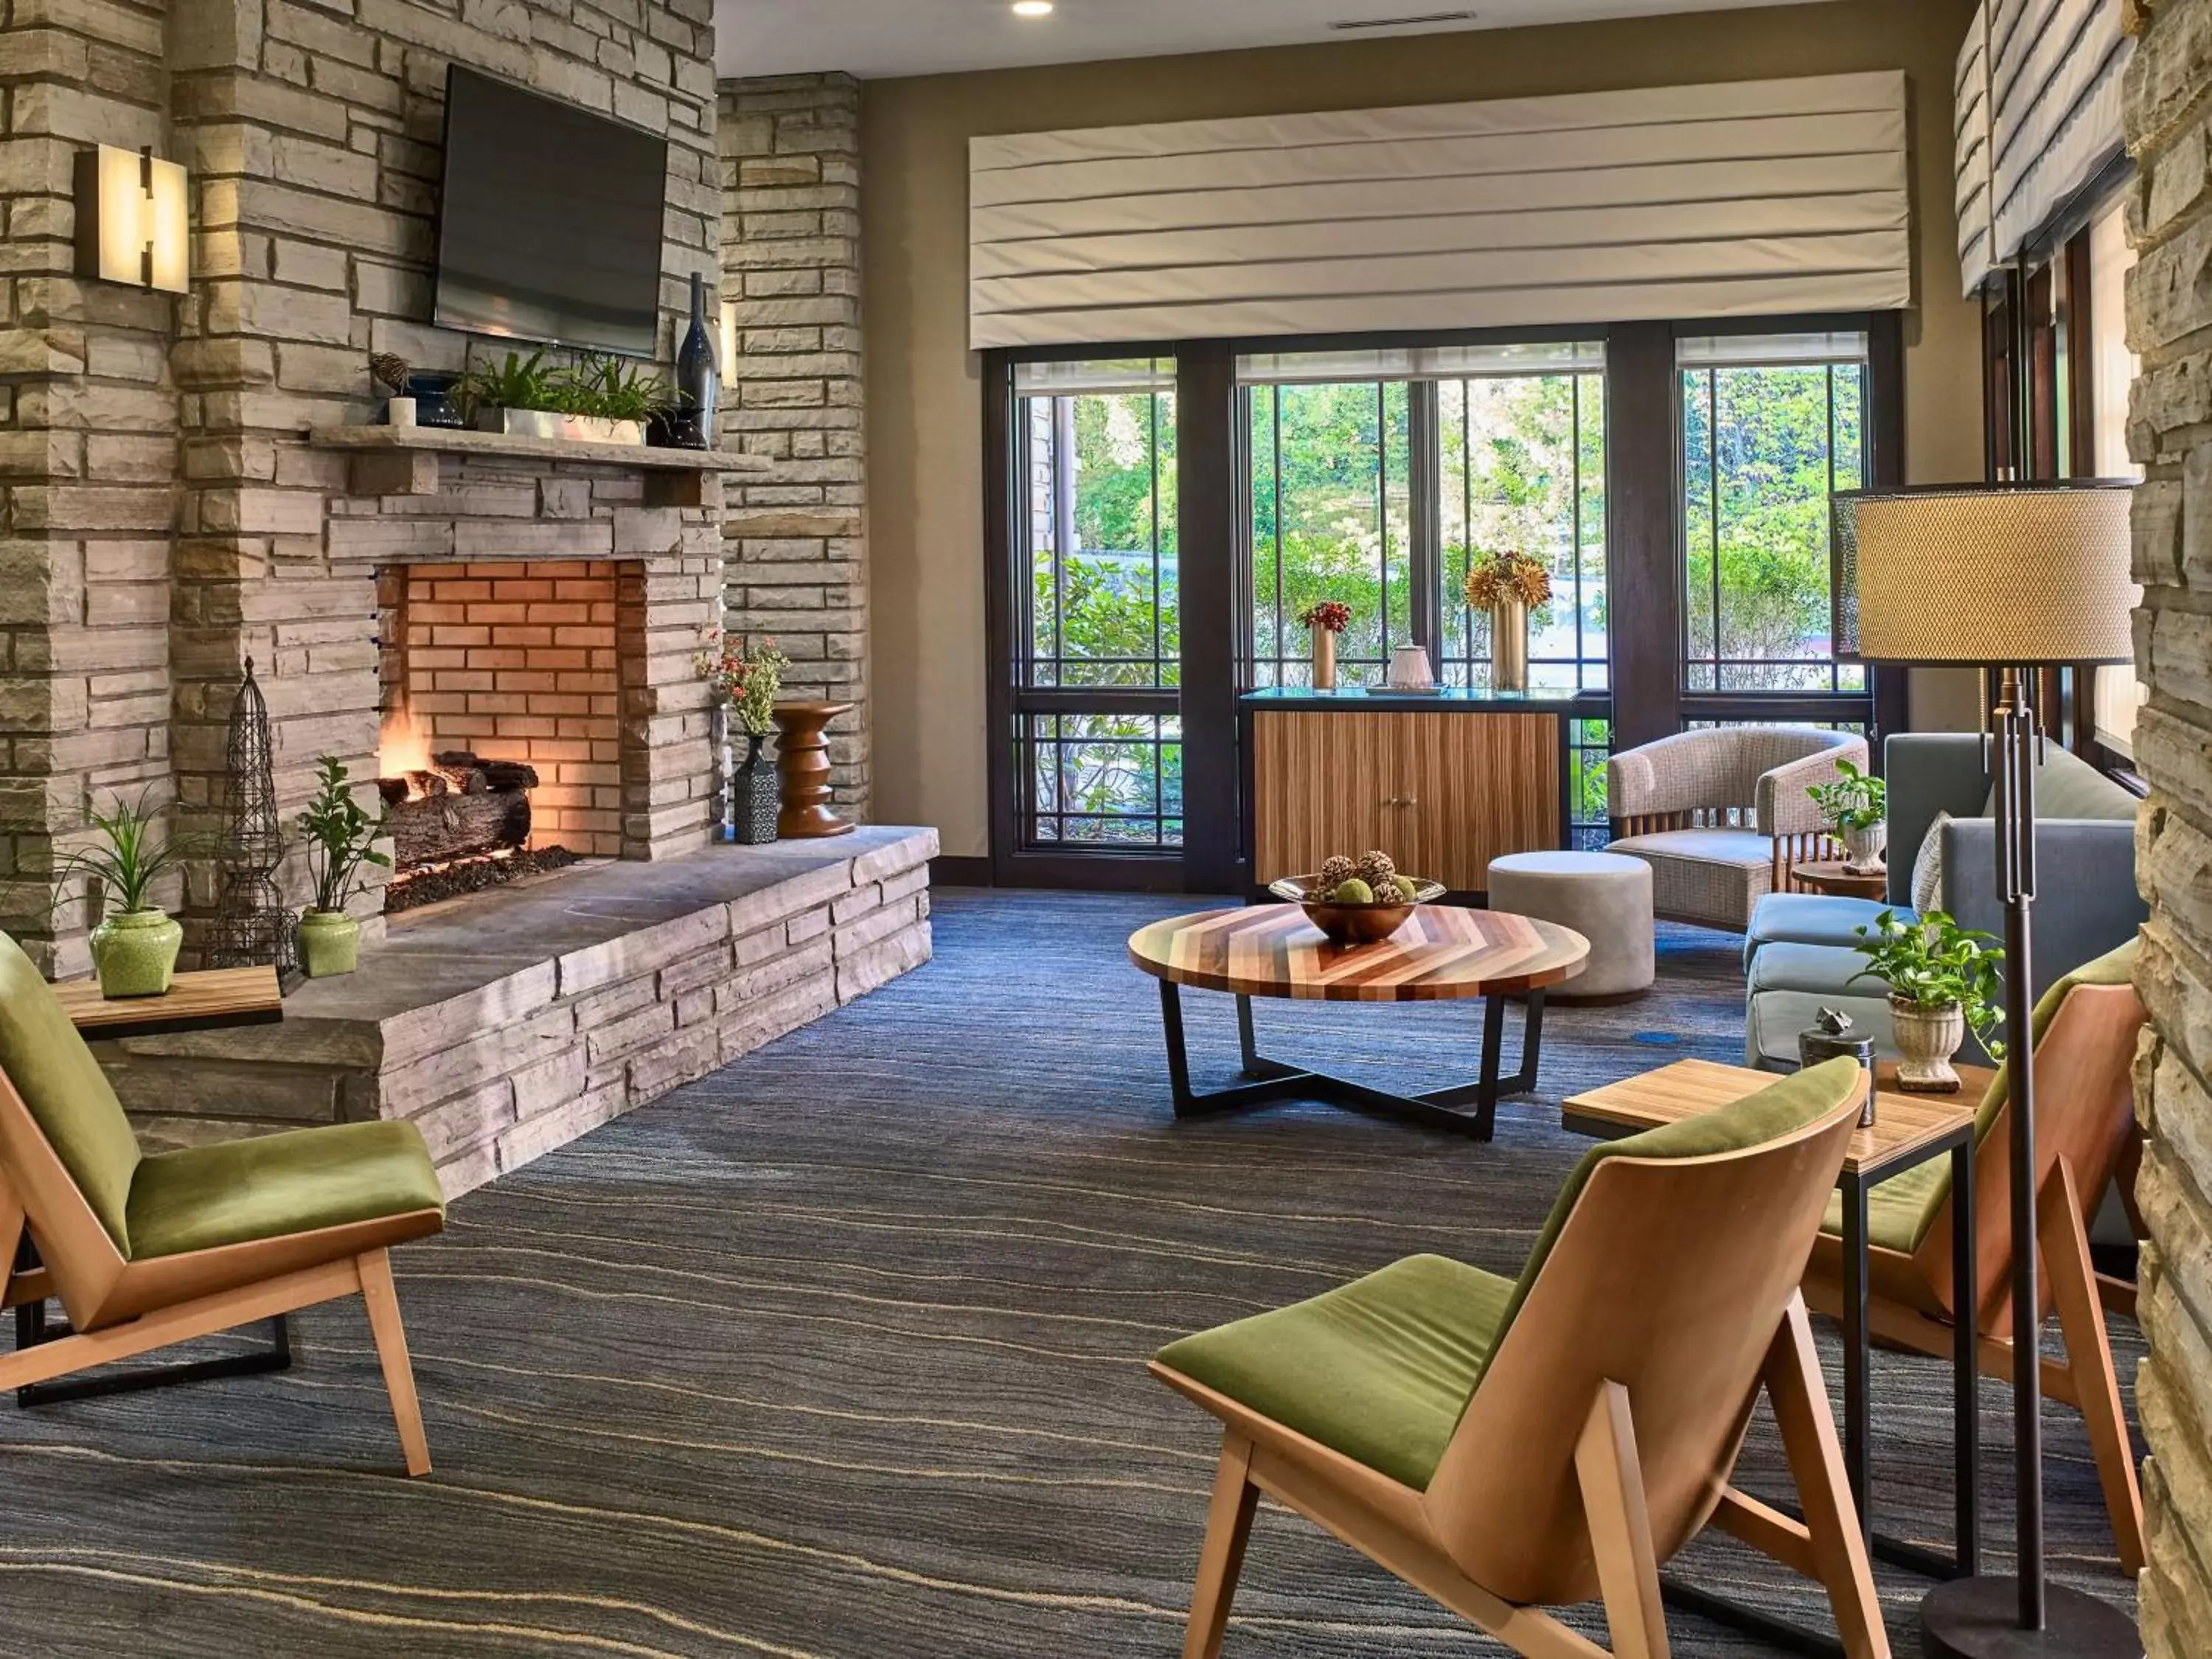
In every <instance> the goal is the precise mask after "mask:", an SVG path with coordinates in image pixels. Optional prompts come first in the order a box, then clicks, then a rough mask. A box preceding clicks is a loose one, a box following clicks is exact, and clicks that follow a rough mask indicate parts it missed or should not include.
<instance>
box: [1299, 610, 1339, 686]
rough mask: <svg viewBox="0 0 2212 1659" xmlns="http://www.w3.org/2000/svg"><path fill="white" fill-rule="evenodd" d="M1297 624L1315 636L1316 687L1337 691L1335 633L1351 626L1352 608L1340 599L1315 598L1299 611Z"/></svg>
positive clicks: (1314, 684)
mask: <svg viewBox="0 0 2212 1659" xmlns="http://www.w3.org/2000/svg"><path fill="white" fill-rule="evenodd" d="M1298 626H1299V627H1301V628H1303V629H1305V630H1306V631H1307V632H1308V633H1310V634H1311V635H1313V689H1314V690H1316V691H1334V690H1336V636H1337V635H1339V634H1341V633H1342V632H1344V630H1345V629H1347V628H1349V627H1351V626H1352V607H1351V606H1350V605H1346V604H1345V603H1343V602H1342V601H1341V600H1340V599H1316V600H1315V601H1314V602H1313V603H1312V604H1311V605H1308V606H1307V607H1306V608H1305V609H1304V610H1303V611H1299V612H1298Z"/></svg>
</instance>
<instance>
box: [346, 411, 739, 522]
mask: <svg viewBox="0 0 2212 1659" xmlns="http://www.w3.org/2000/svg"><path fill="white" fill-rule="evenodd" d="M307 441H308V442H309V443H310V444H312V445H313V446H314V447H316V448H318V449H338V450H343V451H345V452H347V453H349V454H350V455H351V456H352V458H353V465H352V479H351V484H350V488H351V490H352V493H353V494H355V495H436V494H437V493H438V491H439V489H441V487H442V482H443V480H442V473H443V467H442V465H441V461H442V459H443V458H444V457H446V456H448V455H451V456H455V457H458V458H459V459H464V460H466V459H483V460H520V461H567V462H570V463H572V464H574V463H584V464H587V465H592V466H621V467H629V468H632V469H634V470H635V471H639V472H642V473H643V474H645V477H646V485H647V503H648V504H649V505H652V506H656V507H703V506H706V505H708V496H707V491H706V488H705V486H706V481H707V480H708V478H710V477H720V475H723V474H726V473H744V474H750V475H752V476H756V477H757V476H759V475H762V474H764V473H767V472H769V471H772V470H773V469H774V465H775V464H774V463H773V462H772V461H770V460H769V459H767V458H766V457H765V456H760V455H741V454H738V453H737V452H735V451H733V450H727V449H655V448H652V447H647V446H645V445H641V444H599V443H588V442H585V441H580V440H576V439H569V438H525V437H516V436H513V435H509V434H507V433H504V432H474V431H469V430H466V429H464V428H455V427H435V426H317V427H310V428H307Z"/></svg>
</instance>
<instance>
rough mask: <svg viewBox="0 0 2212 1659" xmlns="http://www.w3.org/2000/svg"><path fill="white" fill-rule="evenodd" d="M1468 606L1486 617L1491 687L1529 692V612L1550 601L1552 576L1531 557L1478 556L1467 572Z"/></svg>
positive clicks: (1510, 553) (1517, 554)
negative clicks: (1487, 620)
mask: <svg viewBox="0 0 2212 1659" xmlns="http://www.w3.org/2000/svg"><path fill="white" fill-rule="evenodd" d="M1465 592H1466V594H1467V602H1468V605H1469V606H1470V607H1471V608H1473V609H1474V610H1477V611H1488V612H1489V613H1490V687H1491V690H1493V691H1526V690H1528V612H1529V611H1531V610H1532V609H1534V607H1535V606H1537V605H1547V604H1549V603H1550V602H1551V598H1552V573H1551V572H1550V571H1549V570H1548V569H1547V568H1545V565H1544V562H1543V561H1542V560H1541V559H1540V558H1538V557H1537V556H1535V555H1534V554H1533V553H1522V552H1518V551H1515V550H1505V551H1503V552H1496V553H1478V554H1476V555H1475V556H1474V560H1473V562H1470V563H1469V565H1468V571H1467V582H1466V586H1465Z"/></svg>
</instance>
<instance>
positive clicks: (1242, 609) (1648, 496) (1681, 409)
mask: <svg viewBox="0 0 2212 1659" xmlns="http://www.w3.org/2000/svg"><path fill="white" fill-rule="evenodd" d="M1738 327H1739V325H1736V324H1735V323H1729V322H1718V321H1715V322H1708V323H1703V324H1699V325H1674V324H1669V323H1666V322H1644V323H1635V324H1619V325H1611V326H1609V327H1598V326H1595V325H1594V326H1593V327H1591V328H1590V329H1589V330H1588V331H1585V332H1586V333H1587V336H1588V337H1585V338H1568V339H1560V338H1556V337H1554V338H1548V339H1547V338H1541V337H1533V331H1532V333H1531V334H1529V335H1522V334H1521V333H1520V332H1519V331H1514V332H1512V333H1507V332H1505V331H1499V332H1498V333H1495V334H1491V335H1465V336H1459V337H1444V338H1441V339H1433V340H1426V341H1408V340H1407V338H1406V337H1385V336H1374V337H1369V338H1368V339H1367V340H1365V341H1361V340H1359V339H1357V338H1354V337H1347V338H1346V339H1343V340H1338V341H1330V340H1315V341H1311V342H1287V341H1286V342H1283V343H1279V344H1273V345H1267V346H1264V347H1261V348H1258V349H1252V350H1247V351H1243V352H1240V351H1239V350H1238V349H1237V345H1236V343H1232V342H1227V341H1220V340H1198V341H1191V342H1188V343H1182V344H1179V345H1178V344H1170V345H1161V346H1152V345H1141V346H1139V345H1132V346H1121V347H1111V346H1109V347H1094V348H1091V349H1090V351H1089V354H1088V355H1087V356H1086V355H1085V353H1084V352H1082V351H1081V350H1079V349H1078V350H1070V351H1067V352H1065V353H1049V354H1044V355H1042V356H1039V357H1036V358H1029V357H1024V356H1023V355H1021V354H1019V353H1016V352H1012V351H994V352H988V353H986V354H985V356H984V358H983V379H984V385H985V386H986V388H987V397H986V398H985V404H984V407H985V411H986V413H985V418H986V439H987V446H986V468H987V471H986V478H987V495H986V501H985V527H986V533H987V555H988V562H987V576H986V585H985V594H986V603H987V609H988V631H989V638H990V647H991V655H990V662H989V665H988V673H989V695H990V698H991V717H992V720H993V733H992V742H991V745H990V751H989V752H990V800H991V825H992V829H991V857H992V866H993V873H994V878H995V879H997V880H999V881H1001V882H1005V883H1008V884H1023V883H1026V882H1042V883H1047V884H1067V885H1075V886H1095V887H1102V888H1119V889H1124V890H1130V889H1135V890H1170V889H1180V890H1185V891H1190V892H1198V893H1218V892H1224V891H1231V890H1237V884H1239V883H1240V882H1241V881H1243V880H1244V879H1246V878H1249V875H1250V869H1249V852H1250V848H1249V841H1250V830H1251V828H1252V825H1251V823H1250V818H1249V810H1250V802H1249V799H1247V798H1246V795H1245V789H1246V783H1245V776H1244V775H1245V770H1246V764H1247V760H1248V757H1246V756H1245V755H1244V754H1243V753H1242V752H1241V751H1240V749H1239V744H1238V732H1239V731H1240V728H1241V726H1242V711H1241V710H1240V708H1239V706H1238V698H1239V696H1240V695H1241V694H1242V693H1243V692H1244V691H1246V690H1251V689H1254V688H1275V687H1285V688H1291V689H1297V688H1301V687H1304V686H1305V685H1307V684H1310V679H1311V662H1312V656H1311V646H1310V639H1309V637H1308V635H1307V632H1306V630H1305V629H1304V628H1303V627H1301V626H1300V625H1299V623H1298V621H1297V617H1298V613H1299V612H1300V611H1303V610H1304V609H1305V608H1307V607H1308V606H1309V605H1312V604H1314V603H1315V602H1316V601H1319V600H1323V599H1328V600H1335V601H1339V602H1341V603H1343V604H1345V605H1347V606H1348V607H1349V608H1350V610H1351V611H1352V627H1351V629H1350V631H1349V633H1348V634H1347V635H1346V637H1345V638H1344V639H1342V640H1341V641H1339V650H1338V653H1337V655H1338V669H1339V678H1340V685H1341V686H1342V687H1343V688H1344V689H1346V690H1355V689H1356V688H1358V687H1361V686H1364V685H1371V684H1376V683H1377V682H1379V681H1381V680H1382V679H1383V678H1384V676H1385V672H1386V668H1387V665H1388V664H1389V660H1390V658H1391V656H1392V654H1393V653H1394V652H1395V650H1397V649H1398V648H1401V647H1405V646H1407V645H1409V644H1418V645H1419V646H1420V647H1423V648H1424V649H1425V650H1426V651H1427V652H1428V653H1429V654H1430V656H1431V661H1432V662H1433V664H1434V666H1435V670H1436V673H1437V678H1438V679H1439V680H1440V681H1441V682H1442V684H1444V685H1445V686H1447V687H1450V688H1455V689H1463V690H1467V691H1469V692H1472V693H1474V695H1476V696H1481V695H1484V694H1486V693H1488V692H1490V691H1491V690H1492V689H1493V684H1494V681H1493V672H1492V641H1491V639H1490V636H1489V635H1490V618H1489V616H1488V615H1487V614H1486V612H1483V611H1475V610H1474V609H1473V608H1472V607H1470V606H1469V605H1467V604H1466V602H1465V599H1464V585H1465V581H1466V578H1467V574H1468V568H1469V567H1470V565H1471V563H1472V562H1473V561H1474V559H1475V558H1476V557H1478V556H1480V555H1481V554H1483V553H1485V552H1487V551H1492V550H1496V551H1504V550H1514V551H1518V552H1522V553H1526V554H1531V555H1534V556H1536V557H1538V558H1541V560H1542V561H1543V562H1545V564H1546V565H1547V568H1548V569H1549V572H1550V575H1551V586H1552V597H1551V599H1550V600H1549V601H1548V602H1547V604H1545V605H1541V606H1539V607H1536V608H1535V610H1534V612H1533V614H1532V615H1531V617H1530V618H1529V622H1530V641H1529V644H1530V650H1529V668H1530V673H1529V682H1530V690H1531V692H1532V694H1533V696H1534V697H1535V698H1539V699H1542V700H1544V701H1545V702H1547V703H1550V704H1552V705H1553V706H1554V707H1561V706H1563V708H1562V712H1563V714H1564V715H1565V720H1564V730H1565V750H1566V756H1565V758H1566V763H1567V774H1568V775H1567V779H1566V787H1565V793H1566V795H1567V798H1568V805H1569V819H1570V823H1571V831H1570V837H1569V839H1570V844H1571V845H1577V846H1591V845H1601V844H1602V843H1603V842H1604V841H1605V839H1606V836H1607V817H1608V811H1607V805H1608V804H1607V799H1606V789H1605V769H1606V762H1607V759H1608V758H1609V757H1610V753H1611V750H1612V747H1613V744H1614V743H1615V742H1616V741H1625V742H1640V741H1644V740H1646V739H1648V738H1651V737H1655V736H1658V735H1662V734H1663V733H1665V732H1676V731H1680V730H1682V729H1683V728H1684V727H1685V726H1686V725H1690V724H1700V723H1706V722H1729V721H1771V720H1791V721H1803V722H1808V723H1812V724H1820V725H1834V726H1838V727H1857V728H1859V729H1869V728H1870V727H1871V726H1872V725H1873V723H1874V721H1875V715H1876V702H1877V698H1876V696H1875V695H1873V693H1874V690H1876V689H1878V690H1880V692H1881V696H1882V697H1884V698H1893V697H1894V696H1895V695H1896V693H1897V690H1898V688H1897V686H1896V685H1895V684H1894V682H1893V679H1892V678H1884V677H1882V676H1878V675H1876V674H1875V673H1874V672H1872V671H1866V670H1863V669H1861V668H1859V667H1858V666H1857V665H1844V664H1838V662H1836V661H1835V660H1834V657H1833V653H1832V649H1831V646H1830V641H1829V622H1828V611H1829V565H1830V557H1829V551H1828V526H1827V520H1828V497H1829V495H1830V494H1831V493H1832V491H1833V490H1834V489H1839V488H1849V487H1857V486H1860V485H1863V483H1865V482H1866V481H1867V479H1868V477H1869V475H1871V476H1873V477H1885V478H1886V477H1888V476H1889V474H1890V473H1891V472H1893V471H1894V466H1893V461H1894V458H1895V454H1896V451H1897V447H1898V434H1897V433H1896V432H1895V431H1894V430H1893V428H1892V422H1893V421H1894V418H1895V415H1896V412H1897V411H1898V410H1899V409H1900V407H1901V398H1900V396H1899V392H1900V386H1899V378H1898V377H1899V368H1900V366H1901V362H1902V338H1901V335H1900V331H1899V328H1898V326H1897V325H1896V324H1895V322H1894V321H1893V319H1888V318H1887V317H1881V316H1870V315H1851V316H1839V317H1837V318H1834V319H1826V318H1824V319H1817V320H1814V321H1809V322H1794V323H1788V324H1784V323H1777V322H1769V323H1767V324H1765V325H1764V331H1763V332H1762V331H1759V328H1758V327H1757V326H1756V325H1752V326H1746V327H1744V330H1743V331H1742V332H1740V333H1739V332H1732V331H1733V330H1735V329H1736V328H1738ZM1063 358H1064V359H1065V360H1064V361H1063V360H1062V359H1063ZM1631 414H1632V416H1633V418H1629V416H1630V415H1631ZM1617 415H1618V416H1620V417H1621V424H1620V427H1619V429H1618V430H1615V428H1614V422H1615V418H1616V416H1617ZM1186 465H1188V468H1189V469H1190V476H1189V477H1188V480H1187V482H1188V484H1189V488H1188V490H1185V489H1182V487H1181V486H1182V483H1185V482H1186V480H1185V479H1184V478H1183V477H1182V472H1183V471H1184V468H1185V467H1186ZM1670 490H1671V491H1674V492H1677V500H1678V502H1679V504H1678V505H1676V506H1674V507H1673V508H1672V509H1671V512H1670V509H1669V507H1668V494H1669V492H1670ZM1630 500H1634V501H1638V502H1639V503H1649V504H1650V508H1649V509H1648V510H1646V509H1641V508H1640V509H1639V510H1638V511H1637V512H1636V513H1634V514H1633V515H1628V514H1626V513H1624V514H1623V516H1622V517H1621V518H1620V520H1619V528H1620V534H1619V535H1618V536H1615V535H1614V534H1613V533H1612V532H1613V528H1614V524H1613V513H1614V512H1615V511H1618V510H1620V509H1621V508H1623V507H1625V506H1626V502H1627V501H1630ZM1185 543H1188V545H1185ZM1616 604H1618V605H1620V606H1622V607H1624V609H1623V610H1622V611H1621V614H1620V615H1616V614H1615V607H1616ZM1187 630H1188V637H1186V632H1187ZM1884 707H1885V709H1886V710H1887V716H1886V717H1894V716H1895V714H1896V711H1895V710H1894V709H1893V708H1889V707H1888V705H1887V704H1885V705H1884Z"/></svg>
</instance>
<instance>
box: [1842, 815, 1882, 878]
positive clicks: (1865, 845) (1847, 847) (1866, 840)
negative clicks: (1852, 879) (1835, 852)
mask: <svg viewBox="0 0 2212 1659" xmlns="http://www.w3.org/2000/svg"><path fill="white" fill-rule="evenodd" d="M1836 836H1837V839H1838V840H1839V841H1841V842H1843V843H1844V869H1845V870H1847V871H1849V872H1850V873H1851V874H1852V875H1855V876H1866V875H1872V874H1873V873H1874V872H1876V871H1878V870H1880V869H1881V867H1882V862H1881V855H1882V854H1883V853H1884V852H1886V851H1887V850H1888V847H1889V825H1888V824H1887V823H1869V824H1867V825H1865V826H1864V827H1863V828H1861V829H1838V831H1836Z"/></svg>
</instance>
